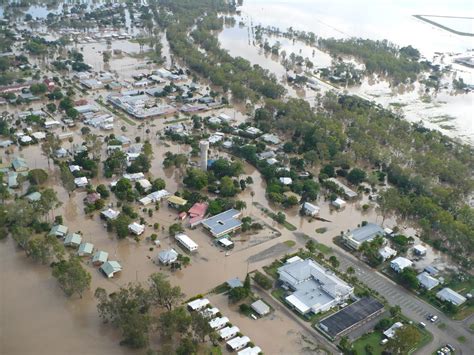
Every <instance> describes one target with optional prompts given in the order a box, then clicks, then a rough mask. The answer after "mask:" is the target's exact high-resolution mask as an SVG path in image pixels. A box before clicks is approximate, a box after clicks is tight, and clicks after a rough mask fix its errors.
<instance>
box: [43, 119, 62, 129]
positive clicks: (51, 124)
mask: <svg viewBox="0 0 474 355" xmlns="http://www.w3.org/2000/svg"><path fill="white" fill-rule="evenodd" d="M60 125H61V122H59V121H56V120H48V121H45V122H44V128H46V129H50V128H54V127H57V126H60Z"/></svg>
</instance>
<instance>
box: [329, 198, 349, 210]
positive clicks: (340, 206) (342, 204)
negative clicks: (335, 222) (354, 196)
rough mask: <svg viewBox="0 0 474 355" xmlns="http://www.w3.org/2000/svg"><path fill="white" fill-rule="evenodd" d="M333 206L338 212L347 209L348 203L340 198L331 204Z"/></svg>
mask: <svg viewBox="0 0 474 355" xmlns="http://www.w3.org/2000/svg"><path fill="white" fill-rule="evenodd" d="M331 205H332V206H334V207H336V208H337V209H338V210H340V209H343V208H344V207H346V205H347V203H346V201H344V200H343V199H342V198H339V197H338V198H336V199H335V200H334V201H332V202H331Z"/></svg>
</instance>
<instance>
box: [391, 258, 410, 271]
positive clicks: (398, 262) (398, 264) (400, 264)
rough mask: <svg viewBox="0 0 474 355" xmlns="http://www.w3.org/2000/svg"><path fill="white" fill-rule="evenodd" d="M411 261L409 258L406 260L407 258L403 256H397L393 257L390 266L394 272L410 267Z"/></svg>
mask: <svg viewBox="0 0 474 355" xmlns="http://www.w3.org/2000/svg"><path fill="white" fill-rule="evenodd" d="M412 266H413V263H412V262H411V260H408V259H407V258H404V257H403V256H399V257H398V258H395V259H393V260H392V261H391V262H390V267H391V268H392V269H393V270H394V271H395V272H402V271H403V269H405V268H407V267H412Z"/></svg>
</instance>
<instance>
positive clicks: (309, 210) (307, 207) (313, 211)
mask: <svg viewBox="0 0 474 355" xmlns="http://www.w3.org/2000/svg"><path fill="white" fill-rule="evenodd" d="M301 209H302V210H303V212H304V214H305V215H307V216H311V217H315V216H318V215H319V206H316V205H313V204H312V203H309V202H305V203H303V204H302V205H301Z"/></svg>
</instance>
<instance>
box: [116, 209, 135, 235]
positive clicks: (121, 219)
mask: <svg viewBox="0 0 474 355" xmlns="http://www.w3.org/2000/svg"><path fill="white" fill-rule="evenodd" d="M130 223H132V219H131V218H130V217H129V216H128V215H127V214H126V213H121V214H120V215H119V216H118V217H117V218H116V219H115V221H114V222H113V225H114V227H115V231H116V233H117V238H119V239H124V238H126V237H128V235H129V234H130V232H129V230H128V225H129V224H130Z"/></svg>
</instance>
